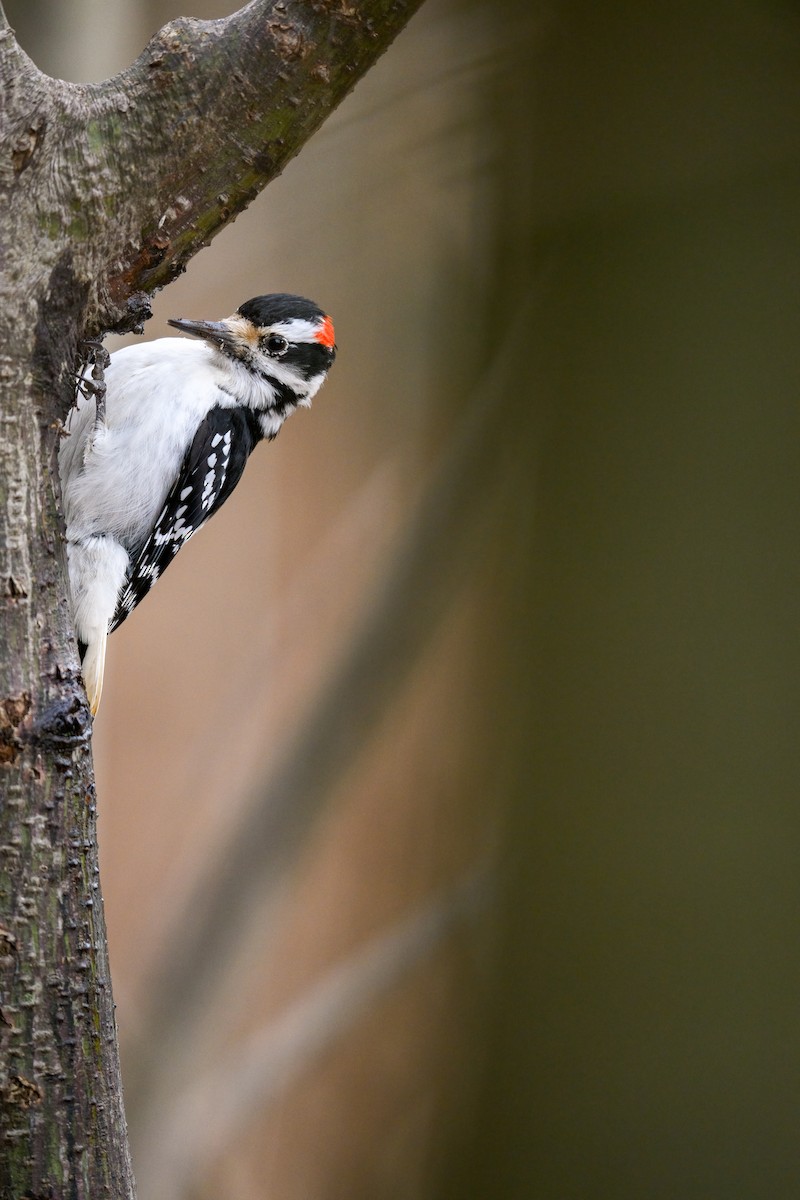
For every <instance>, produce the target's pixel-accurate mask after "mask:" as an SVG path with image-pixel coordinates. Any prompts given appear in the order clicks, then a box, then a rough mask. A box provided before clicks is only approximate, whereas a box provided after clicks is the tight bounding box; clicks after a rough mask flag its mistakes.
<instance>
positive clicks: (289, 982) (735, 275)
mask: <svg viewBox="0 0 800 1200" xmlns="http://www.w3.org/2000/svg"><path fill="white" fill-rule="evenodd" d="M5 4H6V9H7V11H8V15H9V18H10V20H11V22H12V24H14V25H15V26H16V28H17V30H18V35H19V38H20V41H21V42H22V45H23V46H24V47H25V49H27V50H28V52H29V53H30V54H31V55H32V56H33V57H34V59H35V60H36V62H37V63H38V65H39V66H40V67H42V68H43V69H44V70H46V71H48V72H50V73H52V74H57V75H61V76H63V77H65V78H68V79H72V80H75V81H92V80H99V79H102V78H105V77H107V76H108V75H110V74H113V73H114V72H116V71H117V70H119V69H121V68H122V67H124V66H125V65H127V64H128V63H129V62H130V61H131V60H132V59H133V58H134V57H135V56H136V55H137V54H138V53H139V51H140V50H141V48H142V47H143V45H144V44H145V42H146V41H147V39H148V38H149V37H150V36H151V35H152V34H153V33H154V32H155V31H156V30H157V29H158V28H159V27H160V26H161V25H162V24H163V23H164V22H165V21H167V20H168V19H170V18H172V17H174V16H177V15H179V14H180V13H181V12H185V11H186V9H187V8H188V9H190V10H191V15H194V16H198V17H207V18H209V17H218V16H223V15H226V14H227V13H228V12H231V11H233V8H234V6H233V5H226V4H224V3H219V4H216V5H215V4H211V3H204V2H203V0H192V3H191V4H188V3H186V0H183V3H181V4H173V3H172V2H171V0H170V2H167V0H139V2H134V0H126V2H125V3H123V2H122V0H102V2H101V0H81V2H78V0H74V2H73V3H64V2H63V0H5ZM798 68H800V13H798V9H797V7H796V6H795V5H794V4H789V3H786V2H785V0H750V2H747V0H730V2H729V3H726V4H722V3H702V2H701V3H696V2H695V3H689V2H688V0H677V3H674V4H671V5H668V6H665V5H659V4H654V3H650V2H648V0H646V2H644V3H643V2H642V0H639V2H633V0H631V2H630V3H605V4H603V3H601V4H596V3H595V4H591V3H588V2H583V0H549V2H548V0H542V2H541V3H539V2H537V0H534V2H530V0H495V2H494V3H491V2H489V0H483V2H482V0H474V2H473V0H428V2H427V3H426V4H425V5H424V6H423V8H422V9H421V11H420V13H419V14H418V15H417V16H416V17H415V18H414V19H413V21H412V22H411V24H410V26H409V27H408V29H407V31H406V32H405V33H404V34H403V35H401V37H400V38H399V39H398V40H397V42H396V43H395V44H394V46H393V47H392V48H391V49H390V51H389V52H388V53H387V54H386V56H385V57H384V58H383V59H382V60H381V61H380V62H379V64H378V65H377V66H376V67H375V68H374V70H373V71H372V72H371V73H370V74H369V75H368V76H367V77H366V79H365V80H364V81H363V82H362V83H361V84H360V85H359V86H358V88H357V89H356V91H355V92H354V94H353V95H352V96H351V97H350V98H349V99H348V100H347V101H346V102H345V103H344V104H343V105H342V106H341V108H340V109H339V111H338V112H337V113H336V114H335V116H334V117H333V118H332V119H331V120H330V121H329V122H328V123H327V124H326V125H325V126H324V128H323V129H322V130H321V131H320V132H319V133H318V134H317V135H316V137H315V138H314V139H313V140H312V142H311V143H310V144H309V145H308V146H307V147H306V148H305V149H304V150H303V151H302V152H301V154H300V156H299V157H298V158H297V159H296V160H295V161H294V162H293V163H292V164H291V165H290V166H289V167H288V169H287V170H286V171H285V173H284V175H283V176H282V177H281V178H280V179H279V180H277V181H276V182H275V183H274V184H273V185H272V186H270V187H269V188H268V189H267V191H266V192H265V193H264V194H263V195H262V196H261V197H260V198H259V200H257V201H256V202H255V203H254V204H253V205H252V206H251V208H250V209H249V210H248V211H247V212H246V213H244V214H243V215H242V216H241V217H240V218H239V219H238V221H237V222H236V224H235V226H233V227H231V228H229V229H227V230H226V231H224V232H223V233H222V234H221V235H220V236H219V237H218V238H217V239H216V240H215V241H214V243H213V245H212V246H211V247H210V248H209V249H208V250H206V251H204V252H203V253H201V254H200V255H199V256H198V257H197V258H196V259H195V260H194V261H193V262H192V264H191V265H190V268H189V270H188V271H187V273H186V275H185V276H183V277H182V278H181V279H180V280H178V281H177V282H176V283H175V284H174V285H172V286H171V287H170V288H168V289H167V290H166V291H165V292H164V293H162V294H161V295H160V296H159V297H158V298H157V300H156V305H155V315H154V318H153V320H152V321H151V322H150V323H149V325H148V327H147V331H146V334H145V336H147V337H159V336H163V335H164V334H165V333H167V328H166V326H165V321H166V319H167V317H169V316H187V317H205V318H218V317H221V316H223V315H226V314H228V313H230V312H232V311H233V310H234V309H235V308H237V307H238V305H239V304H240V303H241V302H242V301H243V300H245V299H247V298H248V297H250V296H253V295H257V294H259V293H262V292H265V291H293V292H299V293H301V294H305V295H308V296H310V297H311V298H313V299H314V300H316V301H318V302H319V303H320V304H321V305H322V306H323V307H324V308H326V310H327V311H328V312H330V313H331V314H332V315H333V317H334V320H335V324H336V331H337V339H338V343H339V358H338V360H337V363H336V366H335V368H334V370H333V372H332V375H331V377H330V380H329V382H328V383H327V384H326V386H325V389H324V390H323V392H322V393H321V395H320V396H319V398H318V400H317V401H315V405H314V408H313V410H312V411H311V412H310V413H308V412H301V413H299V414H297V415H296V416H295V417H293V419H292V420H291V421H290V422H289V423H288V425H287V426H286V428H285V429H284V430H283V432H282V433H281V436H280V438H279V439H278V440H277V442H276V443H275V444H274V445H270V446H264V447H262V448H261V450H260V452H259V453H257V454H256V455H255V456H254V458H253V460H251V463H250V465H249V467H248V470H247V472H246V475H245V478H244V480H243V482H242V484H241V485H240V487H239V488H238V490H237V492H236V493H235V495H234V497H233V498H232V499H231V500H230V502H229V503H228V505H227V506H226V508H225V510H224V512H223V513H222V514H221V515H220V517H219V518H218V519H216V520H215V521H214V522H212V524H211V525H210V526H209V527H208V528H207V529H206V530H204V532H203V534H202V536H200V537H199V538H197V539H195V540H194V541H193V542H192V545H191V547H190V548H188V549H187V550H186V552H185V553H184V554H182V555H181V556H180V557H179V558H178V559H177V561H176V563H175V565H174V566H173V568H172V569H171V571H170V572H169V573H168V574H167V576H166V577H165V579H164V580H163V581H162V582H159V585H158V588H157V589H156V591H155V592H154V594H153V596H152V598H150V599H148V601H147V603H146V604H144V605H143V606H142V607H141V608H140V609H138V610H137V612H136V613H135V615H134V617H133V618H132V619H131V620H130V621H129V622H128V623H127V624H126V625H125V626H124V627H123V628H122V629H121V630H120V631H119V633H117V634H115V636H114V638H113V639H112V641H111V644H110V649H109V663H108V668H107V678H106V689H105V693H104V698H103V706H102V709H101V711H100V714H99V717H98V720H97V725H96V734H95V739H94V746H95V756H96V763H97V772H98V785H99V807H100V814H101V819H100V835H101V862H102V868H103V886H104V892H105V899H106V910H107V919H108V924H109V930H110V938H111V957H112V967H113V973H114V990H115V997H116V1000H117V1004H118V1020H119V1028H120V1035H121V1040H122V1054H123V1073H124V1077H125V1082H126V1104H127V1109H128V1115H129V1123H130V1127H131V1136H132V1140H133V1153H134V1165H135V1169H136V1174H137V1179H138V1184H139V1194H140V1197H141V1200H160V1198H161V1197H166V1196H169V1197H170V1198H172V1200H180V1198H186V1200H211V1198H212V1197H214V1198H216V1197H219V1196H226V1197H227V1196H236V1197H238V1198H241V1200H251V1198H252V1200H256V1198H258V1200H261V1198H268V1200H271V1198H278V1200H345V1198H347V1200H360V1198H362V1197H363V1198H364V1200H370V1198H374V1200H384V1198H386V1200H428V1198H439V1197H448V1198H450V1197H452V1198H455V1197H492V1198H493V1197H510V1198H511V1197H513V1198H520V1200H522V1198H528V1197H530V1198H531V1200H539V1198H541V1200H573V1198H574V1200H594V1198H597V1200H600V1198H603V1200H605V1198H608V1200H639V1198H641V1197H647V1198H648V1200H650V1198H655V1197H664V1198H674V1197H677V1196H680V1197H681V1198H695V1197H696V1198H697V1200H700V1198H703V1200H707V1198H708V1197H710V1196H725V1197H726V1198H729V1197H743V1198H751V1197H752V1198H753V1200H755V1198H756V1197H770V1198H774V1197H783V1196H786V1197H794V1196H796V1195H797V1194H798V1190H799V1189H800V1153H798V1148H797V1130H798V1121H800V1022H799V1020H798V1013H799V1012H800V787H799V786H798V785H799V784H800V773H799V772H798V690H799V689H800V683H799V682H798V681H799V680H800V641H799V637H798V619H797V610H798V590H799V589H800V555H799V554H798V536H799V535H800V518H799V515H798V514H799V513H800V485H799V484H798V478H799V477H800V473H799V472H798V467H800V409H799V408H798V390H799V388H800V349H799V347H800V339H799V338H798V334H799V333H800V329H799V328H798V325H799V324H800V322H799V321H798V278H799V277H800V217H799V216H798V214H799V213H800V70H799V69H798ZM116 344H118V342H115V345H116Z"/></svg>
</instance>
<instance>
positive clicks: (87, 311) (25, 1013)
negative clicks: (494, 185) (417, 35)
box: [0, 0, 420, 1200]
mask: <svg viewBox="0 0 800 1200" xmlns="http://www.w3.org/2000/svg"><path fill="white" fill-rule="evenodd" d="M419 2H420V0H364V2H363V3H361V4H360V5H359V7H358V10H356V9H355V7H351V6H350V4H349V3H348V0H269V2H267V0H254V2H253V3H251V4H249V5H247V6H246V7H245V8H243V9H242V10H241V11H240V12H238V13H236V14H234V15H233V16H231V17H228V18H226V19H223V20H218V21H196V20H189V19H182V20H179V21H175V22H172V23H171V24H169V25H167V26H165V28H164V29H162V30H161V32H160V33H159V34H158V35H157V36H156V37H155V38H154V39H153V40H152V41H151V43H150V44H149V46H148V47H147V49H146V50H145V51H144V53H143V54H142V55H141V57H140V58H139V59H138V60H137V61H136V62H135V63H134V64H133V65H132V66H131V67H130V68H129V69H127V70H126V71H124V72H122V73H121V74H120V75H118V76H116V77H115V78H113V79H111V80H108V81H106V82H105V83H102V84H97V85H86V86H82V85H75V84H68V83H64V82H63V81H60V80H54V79H51V78H49V77H48V76H46V75H44V74H43V73H42V72H40V71H39V70H38V69H37V68H36V67H35V66H34V64H33V63H32V62H31V61H30V59H29V58H28V57H27V56H26V55H25V54H24V53H23V52H22V51H21V50H20V48H19V47H18V45H17V43H16V41H15V39H14V36H13V32H12V31H11V29H10V27H9V26H8V22H7V20H6V18H5V16H4V14H3V12H2V8H0V89H2V96H3V104H2V111H0V211H1V212H2V214H3V216H2V222H1V223H0V605H2V624H1V625H0V988H1V989H2V991H1V993H0V1044H1V1045H2V1061H0V1137H1V1138H2V1144H1V1146H0V1196H2V1197H3V1200H6V1198H8V1200H10V1198H12V1197H13V1198H14V1200H18V1198H19V1197H22V1196H28V1197H44V1196H48V1197H54V1198H59V1197H62V1196H70V1197H73V1196H74V1197H89V1196H91V1197H93V1198H94V1197H101V1196H113V1197H129V1196H133V1192H134V1187H133V1179H132V1174H131V1168H130V1159H129V1154H128V1148H127V1136H126V1133H125V1121H124V1114H123V1106H122V1094H121V1087H120V1076H119V1061H118V1053H117V1040H116V1030H115V1025H114V1011H113V1002H112V996H111V985H110V976H109V969H108V956H107V948H106V937H105V926H104V922H103V910H102V899H101V894H100V888H99V872H98V860H97V843H96V829H95V814H96V809H95V793H94V776H93V766H92V754H91V720H90V717H89V713H88V709H87V706H86V700H85V695H84V692H83V687H82V684H81V678H80V671H79V664H78V660H77V655H76V650H75V642H74V638H73V634H72V629H71V623H70V618H69V613H68V609H67V600H66V593H65V587H64V561H63V554H62V521H61V516H60V512H59V502H58V494H57V493H58V487H57V473H56V471H55V461H56V452H57V446H58V438H59V429H60V421H61V419H62V418H63V417H64V415H65V414H66V412H67V410H68V408H69V405H70V404H71V402H72V398H73V394H74V378H73V372H74V370H75V368H76V364H77V362H78V358H79V348H80V341H81V339H82V338H83V337H85V336H87V335H89V336H93V335H98V334H102V333H104V332H105V331H108V330H116V331H124V330H129V329H132V328H134V327H136V326H137V325H140V324H141V322H142V320H143V319H146V317H147V315H148V311H149V310H148V302H147V295H148V294H149V293H152V292H153V291H154V290H156V289H158V288H160V287H162V286H163V285H164V284H166V283H168V282H169V281H170V280H171V279H172V278H174V276H175V275H176V274H177V273H178V272H180V271H181V270H182V269H183V268H184V266H185V264H186V262H187V261H188V260H189V258H191V256H192V255H193V254H194V253H196V251H197V250H198V249H200V247H201V246H203V245H205V244H207V243H208V241H209V240H210V239H211V238H212V237H213V236H214V235H215V234H216V233H217V232H218V231H219V229H221V228H222V227H223V226H224V225H225V224H227V222H229V221H231V220H233V218H234V217H235V216H236V215H237V213H239V212H240V211H241V210H242V209H243V208H244V207H246V205H247V204H248V203H249V201H250V200H252V199H253V197H254V196H255V195H256V194H257V193H258V192H259V191H260V190H261V188H262V187H264V185H265V184H266V183H267V182H268V181H269V180H270V179H272V178H274V176H275V175H277V174H278V173H279V171H280V170H281V169H282V168H283V166H284V164H285V163H286V162H287V161H288V160H289V158H291V157H292V156H293V155H294V154H295V153H297V151H298V150H299V149H300V147H301V146H302V145H303V144H304V142H305V141H306V140H307V138H308V137H309V136H310V135H311V133H313V131H314V130H315V129H316V128H317V127H318V126H319V125H320V124H321V122H322V121H323V120H324V118H325V117H326V116H327V115H328V113H329V112H330V111H331V110H332V109H333V108H334V107H335V106H336V104H338V102H339V101H340V100H341V99H342V98H343V97H344V96H345V95H346V93H347V92H348V91H349V90H350V88H351V87H352V86H353V84H354V83H355V82H356V81H357V80H358V79H359V78H360V76H361V75H363V74H364V72H365V71H366V70H367V69H368V67H369V66H370V65H371V64H372V63H373V62H374V61H375V59H376V58H377V57H378V56H379V54H380V53H381V52H382V51H383V50H384V49H385V48H386V47H387V46H388V44H389V43H390V41H391V40H392V38H393V37H394V36H395V35H396V33H397V32H399V30H400V29H401V28H402V26H403V25H404V24H405V22H406V21H407V20H408V18H409V17H410V16H411V14H412V13H413V11H414V9H415V8H416V7H417V6H418V4H419ZM322 236H323V234H322V233H321V238H322Z"/></svg>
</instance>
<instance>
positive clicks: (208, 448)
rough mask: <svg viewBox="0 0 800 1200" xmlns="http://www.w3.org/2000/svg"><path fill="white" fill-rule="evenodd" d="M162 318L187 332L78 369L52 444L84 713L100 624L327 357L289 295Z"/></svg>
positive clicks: (324, 334) (97, 674)
mask: <svg viewBox="0 0 800 1200" xmlns="http://www.w3.org/2000/svg"><path fill="white" fill-rule="evenodd" d="M169 324H170V325H173V326H174V327H175V328H176V329H180V330H181V331H182V332H184V333H189V334H193V335H194V337H195V338H199V339H200V340H199V341H194V340H192V341H190V340H188V339H186V338H161V339H160V340H158V341H155V342H149V343H146V344H144V345H138V346H128V347H126V348H125V349H122V350H118V351H117V352H116V353H115V354H112V355H111V359H110V363H109V366H108V368H107V370H106V372H105V380H104V384H105V386H103V383H102V382H101V383H100V384H99V385H98V383H97V382H94V383H93V382H92V379H91V378H90V377H89V375H88V370H87V372H86V374H85V375H84V377H83V379H82V380H81V382H80V383H79V386H78V392H77V399H76V405H75V407H74V408H73V409H72V411H71V412H70V414H69V417H68V418H67V422H66V426H65V432H66V434H67V435H68V436H66V437H65V438H64V440H63V441H62V443H61V447H60V451H59V470H60V475H61V488H62V494H63V499H64V515H65V518H66V526H67V559H68V566H69V591H70V600H71V607H72V616H73V620H74V624H75V631H76V634H77V636H78V643H79V649H80V653H81V659H82V663H83V668H82V669H83V678H84V683H85V684H86V692H87V695H88V698H89V704H90V707H91V710H92V713H93V714H94V713H96V712H97V707H98V705H99V703H100V694H101V691H102V688H103V670H104V666H105V655H106V638H107V637H108V634H109V633H111V632H112V631H113V630H114V629H116V628H117V627H118V626H119V625H121V624H122V622H123V621H124V620H125V618H126V617H128V616H129V615H130V613H132V612H133V610H134V608H135V607H136V605H137V604H138V603H139V601H140V600H141V599H143V597H144V596H146V595H147V593H148V592H149V591H150V588H151V587H152V586H153V584H154V583H155V581H156V580H157V579H158V578H159V576H161V575H163V573H164V571H165V570H166V569H167V567H168V566H169V564H170V563H171V562H172V560H173V559H174V557H175V555H176V554H177V553H178V551H179V550H180V548H181V546H183V545H184V543H185V542H187V541H188V540H189V538H190V537H191V536H192V535H193V534H195V533H196V532H197V530H198V529H199V528H200V527H201V526H202V525H204V524H205V522H206V521H207V520H208V519H209V517H211V516H213V515H214V513H215V512H217V511H218V510H219V509H220V508H221V507H222V505H223V504H224V503H225V501H226V500H227V498H228V496H230V494H231V492H232V491H233V489H234V488H235V487H236V484H237V483H238V482H239V480H240V479H241V477H242V472H243V471H244V466H245V463H246V462H247V459H248V457H249V455H250V453H251V451H252V450H253V448H254V446H255V445H256V444H257V443H258V442H260V441H261V440H262V439H263V438H266V439H267V440H269V441H271V440H272V439H273V438H274V437H275V436H276V435H277V433H278V430H279V429H280V427H281V425H282V424H283V422H284V421H285V420H286V418H287V417H288V416H289V414H290V413H292V412H294V410H295V409H296V408H297V407H298V406H303V407H308V406H309V405H310V403H311V399H312V397H313V396H314V395H315V393H316V392H317V391H319V388H320V387H321V385H322V383H323V381H324V379H325V376H326V374H327V372H328V369H329V367H330V366H331V364H332V362H333V360H334V357H335V355H336V345H335V339H334V332H333V323H332V321H331V319H330V317H328V316H326V315H325V313H324V312H323V311H322V310H321V309H320V308H318V307H317V305H316V304H313V303H312V302H311V301H310V300H304V299H302V298H301V297H300V296H287V295H274V296H257V297H255V298H254V299H253V300H248V301H247V302H246V303H245V304H243V305H242V306H241V308H239V309H238V310H237V311H236V312H235V313H234V314H233V316H231V317H227V318H226V319H225V320H223V321H189V320H185V319H183V318H180V319H176V320H171V321H170V322H169ZM98 374H99V373H98V372H97V371H95V372H93V376H92V378H94V380H95V381H96V380H97V378H98Z"/></svg>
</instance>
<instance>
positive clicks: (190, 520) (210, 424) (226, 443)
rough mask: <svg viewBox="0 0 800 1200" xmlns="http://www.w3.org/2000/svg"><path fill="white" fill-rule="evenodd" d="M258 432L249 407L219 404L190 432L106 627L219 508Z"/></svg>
mask: <svg viewBox="0 0 800 1200" xmlns="http://www.w3.org/2000/svg"><path fill="white" fill-rule="evenodd" d="M261 437H262V434H261V430H260V428H259V426H258V424H257V422H256V420H255V417H254V416H253V415H252V414H251V413H250V412H249V410H246V409H244V410H243V409H240V408H222V407H216V408H212V409H211V410H210V412H209V413H208V415H207V416H206V417H205V419H204V420H203V422H202V423H201V425H200V427H199V428H198V430H197V433H196V434H195V436H194V439H193V441H192V444H191V446H190V447H189V450H188V452H187V454H186V457H185V458H184V460H183V464H182V466H181V469H180V471H179V473H178V477H177V479H176V480H175V483H174V484H173V486H172V488H171V489H170V492H169V494H168V496H167V498H166V500H165V501H164V506H163V508H162V510H161V512H160V513H159V516H158V518H157V520H156V522H155V525H154V526H153V529H152V531H151V532H150V535H149V536H148V538H147V539H146V541H145V542H144V544H143V545H142V547H141V549H140V550H139V551H138V553H137V554H136V555H135V556H134V557H133V561H132V564H131V569H130V571H129V573H128V578H127V580H126V582H125V584H124V586H123V587H122V589H121V591H120V594H119V598H118V600H117V608H116V611H115V613H114V617H113V620H112V621H111V625H110V627H109V632H113V630H115V629H117V628H118V627H119V626H120V625H121V624H122V622H123V621H124V620H125V619H126V617H129V616H130V614H131V613H132V612H133V610H134V608H136V605H137V604H138V603H139V602H140V601H141V600H143V599H144V597H145V596H146V595H147V593H148V592H149V591H150V589H151V587H152V586H153V584H154V583H155V582H156V580H157V579H160V578H161V576H162V575H163V574H164V572H165V571H166V569H167V567H168V566H169V565H170V563H171V562H172V561H173V560H174V558H175V555H176V554H177V553H178V551H179V550H180V549H181V547H182V546H184V545H185V544H186V542H188V540H189V538H190V537H193V536H194V534H195V533H197V531H198V529H201V528H202V527H203V525H205V523H206V521H208V520H209V518H210V517H212V516H213V515H214V513H216V512H218V511H219V509H220V508H221V507H222V505H223V504H224V503H225V501H226V500H227V499H228V497H229V496H230V494H231V492H232V491H233V489H234V488H235V487H236V485H237V483H238V482H239V480H240V479H241V477H242V472H243V471H244V467H245V463H246V462H247V459H248V458H249V457H250V453H251V451H252V450H253V447H254V446H255V445H256V443H257V442H258V441H260V440H261Z"/></svg>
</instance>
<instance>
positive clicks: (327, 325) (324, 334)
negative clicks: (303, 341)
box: [314, 317, 336, 350]
mask: <svg viewBox="0 0 800 1200" xmlns="http://www.w3.org/2000/svg"><path fill="white" fill-rule="evenodd" d="M314 337H315V339H316V340H317V341H318V342H322V344H323V346H327V347H328V348H329V349H330V350H332V349H333V347H334V346H335V345H336V334H335V333H334V332H333V321H332V320H331V319H330V317H326V318H325V320H324V321H323V322H322V328H321V329H319V330H318V331H317V332H316V333H315V334H314Z"/></svg>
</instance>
